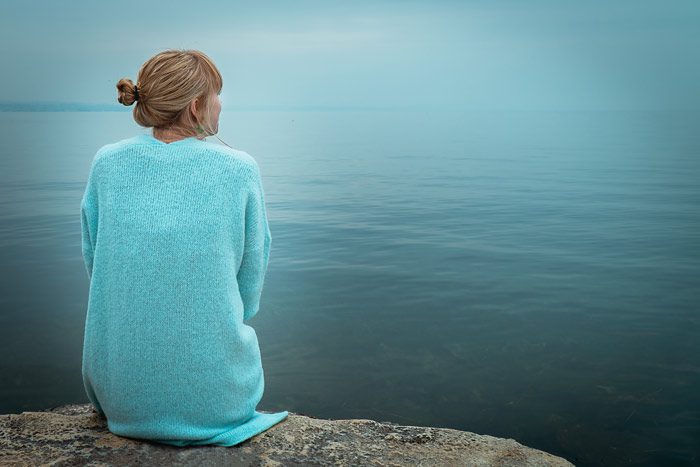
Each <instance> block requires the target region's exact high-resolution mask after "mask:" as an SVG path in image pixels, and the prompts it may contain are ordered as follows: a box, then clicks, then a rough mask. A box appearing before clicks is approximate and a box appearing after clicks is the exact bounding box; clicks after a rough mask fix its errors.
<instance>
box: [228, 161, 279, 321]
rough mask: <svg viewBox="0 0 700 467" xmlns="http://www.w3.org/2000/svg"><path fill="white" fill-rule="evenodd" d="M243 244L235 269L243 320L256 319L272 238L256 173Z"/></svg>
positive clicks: (261, 187)
mask: <svg viewBox="0 0 700 467" xmlns="http://www.w3.org/2000/svg"><path fill="white" fill-rule="evenodd" d="M244 235H245V241H244V247H243V258H242V260H241V265H240V267H239V269H238V273H237V276H236V278H237V280H238V288H239V291H240V293H241V298H242V300H243V319H244V320H248V319H250V318H252V317H253V316H255V315H256V314H257V312H258V308H259V307H260V298H261V296H262V289H263V283H264V281H265V274H266V272H267V265H268V261H269V257H270V246H271V243H272V235H271V233H270V227H269V224H268V220H267V209H266V206H265V192H264V190H263V186H262V180H261V177H260V171H259V169H257V170H255V171H254V176H253V179H252V181H251V183H250V184H249V189H248V193H247V199H246V205H245V234H244Z"/></svg>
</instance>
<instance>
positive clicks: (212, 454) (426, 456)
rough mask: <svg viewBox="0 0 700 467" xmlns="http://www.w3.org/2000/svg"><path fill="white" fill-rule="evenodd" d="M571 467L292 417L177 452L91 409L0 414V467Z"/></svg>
mask: <svg viewBox="0 0 700 467" xmlns="http://www.w3.org/2000/svg"><path fill="white" fill-rule="evenodd" d="M46 463H51V465H84V464H88V463H89V464H91V465H93V464H94V465H101V464H116V465H134V464H146V465H170V464H178V465H197V466H201V465H224V464H234V465H329V464H337V465H381V466H392V465H395V466H403V465H469V466H482V465H483V466H486V465H488V466H490V465H497V466H571V465H573V464H571V463H569V462H568V461H566V460H564V459H562V458H560V457H557V456H553V455H551V454H548V453H546V452H543V451H539V450H537V449H532V448H529V447H527V446H523V445H522V444H520V443H518V442H516V441H515V440H513V439H503V438H496V437H493V436H486V435H478V434H475V433H470V432H468V431H460V430H453V429H449V428H432V427H420V426H404V425H396V424H392V423H388V422H382V423H379V422H376V421H374V420H365V419H350V420H324V419H318V418H312V417H308V416H305V415H300V414H295V413H291V412H290V414H289V416H288V417H287V418H286V419H285V420H283V421H282V422H280V423H278V424H277V425H275V426H273V427H272V428H270V429H268V430H267V431H265V432H263V433H260V434H258V435H256V436H254V437H253V438H251V439H249V440H246V441H244V442H243V443H241V444H238V445H237V446H232V447H221V446H194V447H182V448H180V447H174V446H168V445H163V444H158V443H154V442H149V441H143V440H136V439H131V438H125V437H121V436H116V435H113V434H112V433H110V432H109V430H108V429H107V423H106V420H105V419H104V418H101V417H100V416H99V415H97V413H96V412H94V411H93V409H92V407H91V406H90V405H89V404H85V405H65V406H61V407H57V408H54V409H49V410H47V411H43V412H23V413H21V414H10V415H0V465H36V464H46Z"/></svg>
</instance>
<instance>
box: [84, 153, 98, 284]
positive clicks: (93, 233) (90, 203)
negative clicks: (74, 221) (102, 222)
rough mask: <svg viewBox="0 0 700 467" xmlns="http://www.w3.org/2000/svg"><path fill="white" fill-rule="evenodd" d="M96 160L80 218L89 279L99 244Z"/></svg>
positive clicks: (91, 170)
mask: <svg viewBox="0 0 700 467" xmlns="http://www.w3.org/2000/svg"><path fill="white" fill-rule="evenodd" d="M96 178H97V176H96V170H95V162H94V161H93V163H92V166H91V168H90V174H89V175H88V180H87V185H86V186H85V192H84V193H83V198H82V200H81V202H80V220H81V237H82V253H83V262H84V264H85V269H86V271H87V275H88V278H89V279H92V265H93V262H94V257H95V246H96V244H97V219H98V216H97V183H96V182H97V180H96Z"/></svg>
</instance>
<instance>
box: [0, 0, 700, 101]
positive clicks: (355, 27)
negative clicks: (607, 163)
mask: <svg viewBox="0 0 700 467" xmlns="http://www.w3.org/2000/svg"><path fill="white" fill-rule="evenodd" d="M0 5H1V7H2V15H1V16H0V38H1V39H2V40H1V41H0V47H2V61H3V67H2V68H3V70H2V71H3V73H2V81H3V82H2V86H0V100H2V101H7V100H9V101H75V102H84V103H115V105H120V104H118V103H117V102H116V96H117V92H116V88H115V85H116V83H117V81H118V80H119V79H120V78H122V77H128V78H131V79H132V80H134V81H135V80H136V75H137V72H138V70H139V68H140V66H141V64H142V63H143V62H144V61H145V60H146V59H148V58H149V57H150V56H152V55H154V54H156V53H158V52H159V51H162V50H164V49H167V48H195V49H200V50H202V51H204V52H205V53H206V54H208V55H209V56H210V57H211V58H212V59H213V60H214V61H215V63H216V64H217V65H218V67H219V69H220V70H221V73H222V75H223V78H224V89H223V93H222V100H223V104H224V108H233V107H235V106H236V105H241V106H250V105H281V106H290V105H291V106H296V105H302V106H380V107H382V106H401V107H404V106H406V107H411V106H418V107H426V106H427V107H448V108H475V109H649V108H652V109H656V108H700V84H698V83H700V1H697V0H663V1H661V0H655V1H645V0H625V1H616V0H605V1H568V0H562V1H539V0H538V1H535V0H514V1H496V0H493V1H461V2H458V1H454V2H448V1H438V0H425V1H420V2H418V1H359V0H353V1H345V2H341V1H299V0H294V1H286V2H282V1H275V2H270V1H267V2H258V4H255V3H254V2H234V1H199V2H193V1H187V2H183V1H173V0H169V1H167V2H166V1H161V2H156V1H144V0H138V1H132V0H121V1H119V2H100V1H89V2H88V1H48V0H44V1H30V0H21V1H19V0H12V1H8V0H2V1H1V3H0Z"/></svg>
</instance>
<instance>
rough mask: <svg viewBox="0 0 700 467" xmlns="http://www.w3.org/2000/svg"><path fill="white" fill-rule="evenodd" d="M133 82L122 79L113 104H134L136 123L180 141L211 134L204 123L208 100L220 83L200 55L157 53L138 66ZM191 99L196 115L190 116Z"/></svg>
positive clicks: (213, 68) (195, 52)
mask: <svg viewBox="0 0 700 467" xmlns="http://www.w3.org/2000/svg"><path fill="white" fill-rule="evenodd" d="M136 81H137V82H136V84H134V82H133V81H132V80H130V79H129V78H122V79H120V80H119V82H118V83H117V91H118V92H119V95H118V98H117V100H118V101H119V102H120V103H121V104H124V105H132V104H133V103H134V102H136V103H137V104H136V106H135V107H134V112H133V115H134V120H135V121H136V123H138V124H139V125H141V126H143V127H147V128H150V127H153V128H154V130H158V131H163V130H167V131H168V133H169V134H170V135H179V136H181V137H188V136H197V135H198V134H201V133H207V134H213V133H211V128H212V125H211V122H208V121H206V120H207V116H208V115H209V109H210V107H211V105H212V97H213V96H216V95H217V94H219V93H220V92H221V88H222V87H223V80H222V78H221V73H219V70H218V69H217V68H216V66H215V65H214V62H213V61H212V60H211V59H210V58H209V57H207V56H206V55H205V54H204V53H202V52H200V51H198V50H189V49H188V50H178V49H168V50H165V51H163V52H160V53H158V54H156V55H154V56H153V57H151V58H150V59H148V60H147V61H146V62H145V63H144V64H143V65H142V66H141V69H140V70H139V72H138V76H137V80H136ZM195 99H196V100H197V104H196V106H197V110H198V111H197V113H198V114H199V115H194V114H193V113H192V109H191V106H190V104H191V103H192V101H194V100H195ZM202 126H203V127H204V128H202Z"/></svg>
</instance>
